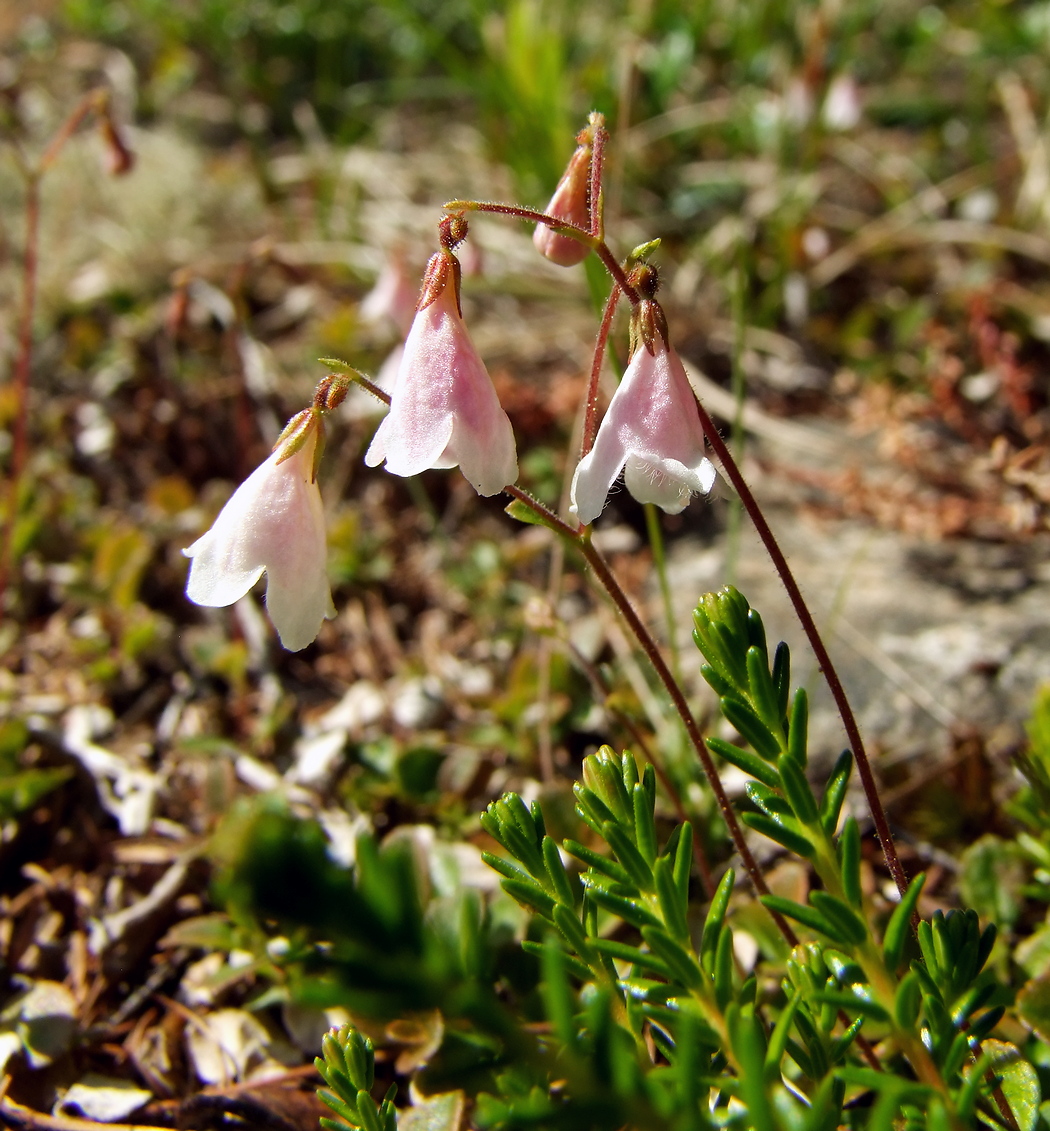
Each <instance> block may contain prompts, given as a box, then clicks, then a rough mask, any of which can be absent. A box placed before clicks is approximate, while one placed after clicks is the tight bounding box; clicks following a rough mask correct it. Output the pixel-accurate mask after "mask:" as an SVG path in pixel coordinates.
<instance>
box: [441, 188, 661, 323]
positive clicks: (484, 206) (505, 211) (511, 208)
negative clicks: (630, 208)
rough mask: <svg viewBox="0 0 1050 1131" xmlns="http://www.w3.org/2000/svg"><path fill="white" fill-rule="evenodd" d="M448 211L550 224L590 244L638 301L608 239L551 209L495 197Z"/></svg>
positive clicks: (453, 203) (450, 206)
mask: <svg viewBox="0 0 1050 1131" xmlns="http://www.w3.org/2000/svg"><path fill="white" fill-rule="evenodd" d="M444 208H445V211H446V212H494V213H496V214H497V215H500V216H515V217H517V219H519V220H531V221H532V223H534V224H546V225H547V227H548V228H551V229H552V230H553V231H555V232H558V233H559V234H560V235H563V236H572V238H573V239H577V240H579V241H580V243H584V244H586V245H587V246H588V247H589V248H590V249H591V250H592V251H593V252H594V253H595V255H597V256H598V258H599V259H600V260H601V261H602V263H604V264H605V266H606V269H607V270H608V272H609V274H610V275H612V277H613V278H614V279H615V280H616V284H617V286H618V287H619V288H620V290H621V291H623V293H624V294H625V295H626V296H627V297H628V299H630V301H631V302H632V303H635V302H638V301H639V298H638V292H637V291H636V290H635V289H634V287H632V286H631V284H630V283H629V282H628V281H627V274H626V272H625V271H624V269H623V268H622V267H621V266H620V263H619V260H618V259H617V258H616V256H615V255H613V253H612V251H611V250H610V249H609V246H608V244H606V243H605V241H604V240H599V239H596V238H595V237H594V236H592V235H591V234H590V232H587V231H585V230H584V229H583V228H577V227H576V225H575V224H566V222H565V221H564V220H560V219H559V218H558V217H557V216H551V215H550V213H548V212H537V211H536V209H535V208H522V207H520V206H519V205H517V204H500V203H499V202H498V201H493V200H450V201H448V203H447V204H445V205H444Z"/></svg>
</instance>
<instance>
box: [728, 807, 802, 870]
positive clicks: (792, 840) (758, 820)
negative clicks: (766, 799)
mask: <svg viewBox="0 0 1050 1131" xmlns="http://www.w3.org/2000/svg"><path fill="white" fill-rule="evenodd" d="M740 819H741V820H742V821H743V822H744V824H745V825H747V826H748V827H749V828H752V829H754V830H755V832H756V833H761V834H762V835H763V836H766V837H769V839H770V840H774V841H776V842H777V844H781V845H783V846H784V847H785V848H786V849H787V850H788V851H789V852H793V853H794V854H795V855H796V856H801V857H803V858H804V859H807V860H808V859H809V858H810V857H811V856H812V855H813V854H814V853H815V852H816V849H815V848H814V847H813V844H812V843H811V842H810V841H809V840H808V838H807V837H805V836H803V834H802V833H800V832H795V831H794V830H793V829H789V828H786V827H785V826H784V825H783V824H781V823H780V821H774V820H773V818H772V817H767V816H766V815H765V814H764V813H742V814H741V815H740Z"/></svg>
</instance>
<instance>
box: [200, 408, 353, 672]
mask: <svg viewBox="0 0 1050 1131" xmlns="http://www.w3.org/2000/svg"><path fill="white" fill-rule="evenodd" d="M320 427H321V424H320V415H319V413H317V412H316V410H313V409H307V410H306V411H305V412H303V413H300V414H299V416H297V417H295V418H294V419H293V420H292V421H291V422H290V423H289V426H288V428H286V429H285V432H284V436H283V437H282V439H281V440H279V441H278V442H277V445H276V447H275V448H274V451H273V453H272V454H271V455H270V457H269V459H267V460H266V462H265V463H263V464H261V465H260V466H259V467H258V468H256V470H255V471H254V472H252V474H251V475H250V476H249V477H248V478H247V479H246V480H245V481H244V482H243V483H242V484H241V485H240V487H238V488H237V490H236V491H235V492H234V494H233V497H232V498H231V499H230V501H229V502H228V503H227V504H226V505H225V506H224V507H223V508H222V510H221V511H220V512H219V516H218V518H216V519H215V522H214V523H212V526H211V529H210V530H209V531H208V532H207V533H206V534H204V535H202V536H201V537H200V538H198V539H197V541H196V542H194V543H193V545H192V546H190V547H189V548H188V549H186V550H183V553H184V554H185V555H186V556H187V557H188V558H190V559H192V562H191V565H190V575H189V579H188V580H187V582H186V595H187V596H188V597H189V599H190V600H191V601H194V602H195V603H196V604H198V605H207V606H209V607H212V608H217V607H221V606H224V605H232V604H233V603H234V602H235V601H239V600H240V599H241V597H243V596H244V595H245V594H246V593H247V592H248V590H249V589H251V587H252V586H253V585H254V584H255V583H256V582H257V581H258V580H259V578H260V577H261V576H262V575H263V573H264V572H265V573H266V611H267V612H268V613H269V614H270V620H272V621H273V624H274V627H275V628H276V629H277V635H278V636H279V637H280V638H281V643H282V644H283V645H284V647H285V648H287V649H288V650H289V651H291V652H298V651H299V650H300V649H302V648H305V647H306V646H307V644H309V643H310V642H311V641H312V640H314V638H315V637H316V636H317V633H318V632H319V631H320V629H321V622H322V621H323V620H325V618H326V617H332V616H334V615H335V607H334V606H333V604H332V593H331V590H330V588H329V585H328V575H327V572H326V568H325V566H326V558H327V541H326V538H325V525H324V511H323V509H322V507H321V492H320V490H319V489H318V486H317V479H316V477H315V474H314V472H315V466H314V465H315V457H316V454H317V443H318V437H319V432H320Z"/></svg>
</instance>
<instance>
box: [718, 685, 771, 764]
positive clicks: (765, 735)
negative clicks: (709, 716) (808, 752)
mask: <svg viewBox="0 0 1050 1131" xmlns="http://www.w3.org/2000/svg"><path fill="white" fill-rule="evenodd" d="M719 706H720V708H721V710H722V714H723V715H725V717H726V719H727V720H728V721H729V722H730V723H731V724H732V726H734V727H736V729H737V730H738V731H739V732H740V733H741V734H742V735H743V737H744V738H745V739H746V740H747V741H748V742H749V743H750V744H751V746H752V748H753V749H754V750H755V753H756V754H760V755H761V756H762V757H763V758H765V759H767V760H768V761H770V762H773V761H775V760H776V759H777V757H778V756H779V755H780V743H779V742H778V741H777V738H776V736H775V735H773V734H770V732H769V729H768V728H767V727H766V725H765V724H764V723H763V722H762V720H761V719H760V718H759V717H758V715H757V714H755V712H754V711H753V710H752V709H751V708H750V707H749V706H748V705H747V704H746V703H744V702H743V700H741V699H737V698H736V697H735V696H733V695H723V696H722V698H721V699H720V700H719Z"/></svg>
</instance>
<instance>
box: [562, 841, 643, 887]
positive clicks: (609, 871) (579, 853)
mask: <svg viewBox="0 0 1050 1131" xmlns="http://www.w3.org/2000/svg"><path fill="white" fill-rule="evenodd" d="M562 848H564V849H565V851H566V852H567V853H568V854H569V855H570V856H575V857H576V859H577V860H582V861H583V863H584V864H586V865H587V866H588V867H589V868H593V869H594V871H596V872H601V873H602V875H604V876H608V877H609V879H610V880H615V881H616V883H619V884H627V885H628V886H630V885H631V882H632V881H631V877H630V875H629V873H628V871H627V869H626V868H624V867H623V866H622V865H620V864H618V863H617V862H616V861H615V860H612V859H611V858H610V857H608V856H602V855H601V853H599V852H595V851H594V849H593V848H588V847H587V846H586V845H584V844H580V843H579V841H576V840H564V841H562Z"/></svg>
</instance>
